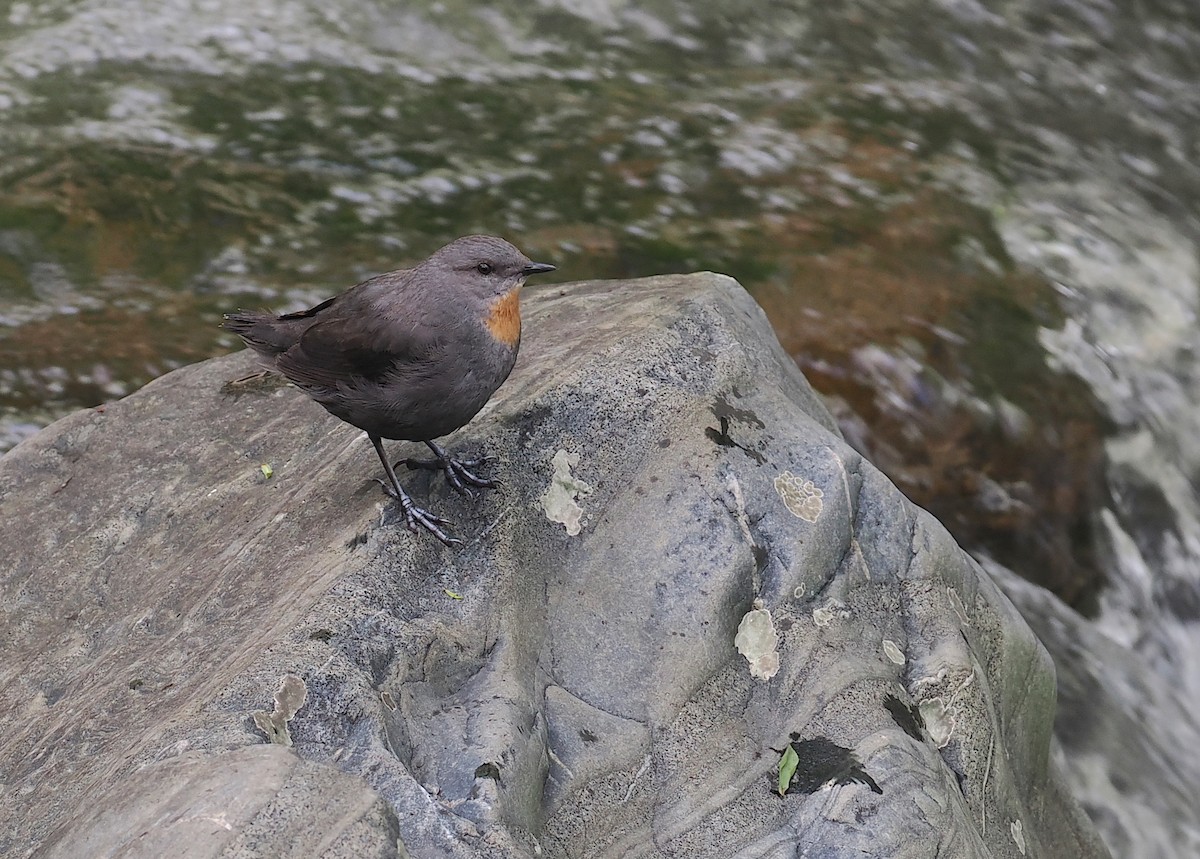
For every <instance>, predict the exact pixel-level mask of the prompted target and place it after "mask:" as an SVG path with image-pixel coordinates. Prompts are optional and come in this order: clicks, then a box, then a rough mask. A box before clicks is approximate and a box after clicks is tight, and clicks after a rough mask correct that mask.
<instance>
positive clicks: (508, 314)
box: [485, 286, 521, 348]
mask: <svg viewBox="0 0 1200 859" xmlns="http://www.w3.org/2000/svg"><path fill="white" fill-rule="evenodd" d="M485 324H486V325H487V329H488V331H490V332H492V336H493V337H495V338H496V339H497V340H499V341H500V342H501V343H503V344H504V345H505V346H508V347H509V348H515V347H516V345H517V344H518V343H520V342H521V287H519V286H518V287H514V288H513V289H510V290H509V291H508V292H506V293H505V294H504V295H502V296H500V297H499V298H497V299H496V300H495V301H493V302H492V306H491V307H490V308H489V310H488V316H487V320H486V323H485Z"/></svg>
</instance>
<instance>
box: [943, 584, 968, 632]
mask: <svg viewBox="0 0 1200 859" xmlns="http://www.w3.org/2000/svg"><path fill="white" fill-rule="evenodd" d="M946 596H947V597H949V598H950V607H951V608H952V609H954V613H955V614H956V615H958V622H959V623H961V624H962V625H963V626H970V625H971V619H970V618H969V617H967V607H966V605H965V604H964V603H963V598H962V596H960V595H959V593H958V591H956V590H955V589H954V588H946Z"/></svg>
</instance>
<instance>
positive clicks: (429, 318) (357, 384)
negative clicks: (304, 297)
mask: <svg viewBox="0 0 1200 859" xmlns="http://www.w3.org/2000/svg"><path fill="white" fill-rule="evenodd" d="M552 271H555V266H553V265H550V264H549V263H541V262H533V261H531V260H530V259H529V257H527V256H525V254H523V253H521V251H519V250H518V249H517V248H516V247H514V246H513V245H512V244H510V243H509V242H507V241H505V240H504V239H502V238H499V237H496V236H484V235H472V236H463V237H462V238H458V239H455V240H454V241H452V242H450V243H449V244H447V245H446V246H444V247H442V248H440V249H439V250H437V251H435V252H434V253H433V254H432V255H431V256H430V257H429V258H428V259H426V260H424V261H423V262H421V263H419V264H418V265H416V266H415V267H413V268H410V269H401V270H397V271H390V272H386V273H384V274H380V275H376V276H375V277H372V278H369V279H367V280H364V281H363V282H362V283H359V284H357V285H355V286H352V287H350V288H349V289H347V290H345V291H344V292H342V293H340V294H338V295H335V296H334V297H333V298H329V299H327V300H325V301H322V302H321V303H320V304H318V305H316V306H314V307H310V308H309V309H308V310H301V311H298V312H296V313H285V314H283V315H282V316H276V315H274V314H272V313H270V312H265V311H245V310H239V311H237V312H235V313H227V314H225V315H224V321H223V323H222V326H223V327H224V328H225V329H227V330H229V331H232V332H234V333H235V334H237V335H238V336H239V337H241V339H242V340H243V341H244V342H245V344H246V345H247V346H249V347H250V348H251V349H252V350H254V352H256V353H257V355H258V356H259V358H260V360H261V361H263V362H264V363H265V364H267V366H268V367H270V368H272V369H274V370H276V371H278V372H279V373H281V374H283V376H284V377H285V378H287V379H288V380H289V381H291V382H292V383H293V384H294V385H296V386H297V387H298V388H300V389H301V390H302V391H304V392H305V393H306V394H308V396H310V397H311V398H312V399H314V400H315V401H316V402H318V403H319V404H320V405H322V406H324V407H325V409H326V411H328V412H329V413H330V414H332V415H334V416H336V417H338V418H341V419H342V420H343V421H345V422H346V423H348V424H351V425H352V426H355V427H358V428H359V429H361V430H362V431H363V432H365V433H366V434H367V437H368V438H369V439H370V440H371V444H372V445H373V446H374V448H375V452H376V453H377V454H378V455H379V461H380V462H382V463H383V470H384V473H385V474H386V476H387V480H386V481H384V480H382V479H380V478H375V480H376V481H377V482H378V483H379V484H380V486H382V487H383V489H384V492H385V493H386V494H387V495H389V496H390V497H392V498H393V499H395V500H396V501H397V502H398V503H399V505H400V508H401V510H402V511H403V514H404V518H405V521H406V523H407V525H408V527H409V529H410V530H411V531H413V532H414V533H416V532H418V529H419V528H424V529H425V530H426V531H428V532H429V533H430V534H432V535H433V536H434V537H436V538H437V539H438V540H440V541H441V542H442V543H443V544H445V545H447V546H457V545H461V543H462V541H461V540H458V539H456V538H453V537H451V536H449V535H448V534H447V533H446V531H445V530H443V529H444V528H447V527H452V526H451V523H450V522H449V521H448V520H446V519H442V518H440V517H438V516H435V515H433V514H431V513H429V512H428V511H426V510H423V509H422V508H420V507H418V506H417V505H416V504H414V503H413V501H412V499H411V498H410V497H409V495H408V493H406V492H405V491H404V489H403V487H401V485H400V481H399V480H398V479H397V478H396V472H395V467H394V466H393V465H392V464H391V463H389V462H388V459H387V456H386V454H385V453H384V448H383V440H384V439H390V440H403V441H416V442H423V443H424V444H425V445H426V446H427V447H428V448H429V449H430V450H431V451H432V452H433V455H434V459H432V460H421V459H406V460H402V461H401V462H397V463H395V466H396V467H398V466H399V465H401V464H404V465H407V466H408V467H410V468H426V469H434V470H440V471H442V472H443V473H444V474H445V475H446V479H447V481H448V482H449V483H450V485H451V486H452V487H454V489H456V490H457V491H459V492H462V493H463V494H466V495H472V494H473V491H474V490H473V489H472V487H476V488H478V489H487V488H491V487H494V486H496V485H497V482H496V481H495V480H490V479H487V478H484V477H480V476H478V475H476V474H475V473H474V471H473V469H476V468H478V467H479V466H480V465H481V464H483V463H484V462H486V458H480V459H470V460H463V459H457V458H455V457H452V456H451V455H450V454H449V453H448V452H447V451H446V449H445V448H443V447H442V446H441V445H439V444H438V443H437V442H436V441H435V439H437V438H440V437H441V436H444V435H448V434H449V433H452V432H454V431H455V430H457V429H459V428H461V427H463V426H466V425H467V423H469V422H470V421H471V419H472V418H474V417H475V415H476V414H478V413H479V410H480V409H482V408H483V406H484V404H485V403H487V401H488V400H489V399H491V396H492V394H494V393H495V392H496V389H497V388H499V387H500V385H501V384H502V383H503V382H504V380H505V379H507V378H508V374H509V373H510V372H511V371H512V368H513V365H514V364H515V363H516V360H517V350H518V348H519V347H520V344H521V307H520V293H521V287H522V286H523V285H524V284H525V279H526V278H528V277H530V276H531V275H536V274H545V273H548V272H552Z"/></svg>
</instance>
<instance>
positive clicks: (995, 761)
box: [0, 274, 1107, 857]
mask: <svg viewBox="0 0 1200 859" xmlns="http://www.w3.org/2000/svg"><path fill="white" fill-rule="evenodd" d="M526 326H527V327H526V339H525V345H524V347H523V350H522V353H521V359H520V362H519V363H518V366H517V370H516V371H515V372H514V374H513V377H512V378H511V379H510V381H509V382H508V383H507V384H506V385H505V386H504V387H503V388H502V389H501V392H500V394H499V395H498V396H497V398H496V399H495V400H494V401H493V403H492V404H491V405H490V406H489V408H488V409H487V410H486V411H485V413H484V415H483V416H481V417H480V419H478V420H477V421H476V422H475V423H473V424H472V425H471V426H469V427H468V428H466V429H465V430H463V431H462V432H460V433H458V434H457V436H456V437H454V438H452V439H451V440H450V441H451V445H452V447H454V448H456V449H459V450H465V451H486V452H487V453H489V454H491V455H493V456H495V457H497V458H498V461H497V462H496V463H494V464H493V466H492V468H493V469H494V471H495V473H497V474H499V475H500V476H501V477H502V478H503V479H504V481H505V488H504V489H503V490H502V491H498V492H491V493H488V494H486V495H485V496H483V497H481V498H479V499H477V500H474V501H470V500H466V499H463V498H460V497H458V496H456V495H454V494H452V493H450V492H448V490H447V488H446V487H445V485H444V483H443V482H442V480H441V478H440V477H438V478H437V479H433V478H431V476H429V475H421V476H408V477H407V479H406V482H407V484H408V485H409V486H410V487H411V488H413V490H414V493H415V495H416V497H417V498H418V499H420V500H422V501H425V500H427V501H428V505H429V506H430V508H431V509H432V510H433V511H434V512H436V513H438V514H440V515H445V516H448V517H450V518H452V519H453V520H454V521H455V525H456V533H458V534H459V535H460V536H463V537H464V538H466V540H467V545H466V546H465V547H464V548H462V549H461V550H458V551H453V550H449V549H446V548H444V547H442V546H441V545H440V544H438V543H437V542H436V541H435V540H432V539H429V538H427V537H416V536H414V535H412V534H410V533H409V532H408V531H407V530H405V529H404V527H403V526H402V524H400V523H398V522H397V519H396V516H395V514H394V511H393V510H391V509H390V508H389V507H388V505H386V504H385V503H384V501H385V499H384V498H383V496H382V495H381V493H380V491H379V487H378V486H377V485H376V484H375V483H373V482H372V481H371V480H370V479H369V478H370V477H372V476H374V475H375V474H376V472H377V470H378V463H377V462H375V461H374V455H373V452H372V451H371V449H370V446H369V444H368V443H367V441H366V439H365V437H364V436H363V435H362V433H360V432H358V431H356V430H354V429H352V428H351V427H348V426H345V425H343V424H340V423H339V422H338V421H336V420H335V419H333V418H331V417H329V416H328V415H326V414H325V413H324V412H323V411H322V410H321V409H320V408H319V407H318V406H316V405H314V404H312V403H311V402H309V401H308V400H307V399H306V398H305V397H304V396H303V395H302V394H301V393H299V392H298V391H296V390H294V389H291V388H288V387H281V386H278V385H273V384H265V385H263V384H257V385H256V384H255V383H241V384H235V385H229V384H228V383H229V382H230V381H231V380H236V379H238V378H239V377H242V376H244V375H246V374H247V373H249V372H251V371H252V370H253V369H254V368H253V365H252V363H251V361H250V359H249V358H248V356H246V355H244V354H242V355H235V356H231V357H229V358H223V359H218V360H215V361H210V362H206V363H204V364H199V365H196V366H193V367H189V368H186V369H184V370H180V371H178V372H175V373H172V374H170V375H169V376H166V377H164V378H162V379H160V380H158V381H156V382H154V383H152V384H151V385H149V386H147V387H146V388H144V389H143V390H142V391H140V392H138V393H137V394H135V395H133V396H131V397H128V398H126V399H124V400H122V401H120V402H118V403H114V404H111V405H109V406H108V407H107V408H106V409H104V410H103V411H101V410H94V411H89V412H81V413H79V414H76V415H74V416H72V417H69V418H67V419H65V420H63V421H60V422H59V423H57V424H55V425H53V426H52V427H49V428H48V429H46V430H45V431H43V432H42V433H40V434H39V435H37V436H36V437H34V438H32V439H30V440H28V441H27V442H25V443H24V444H22V445H20V446H18V447H17V448H16V449H14V450H13V451H12V452H11V453H10V454H9V455H8V456H6V457H4V458H3V459H2V460H0V498H2V501H0V504H2V508H0V570H3V584H2V588H3V590H2V591H0V598H2V605H0V608H2V611H3V617H2V619H0V629H2V630H3V634H4V638H3V642H4V644H3V660H2V662H0V683H2V685H0V695H2V697H0V705H2V710H0V713H2V720H3V721H2V724H0V728H2V731H3V733H2V735H0V736H2V739H0V772H2V773H3V774H4V775H3V779H4V784H3V790H2V791H0V815H2V817H3V828H2V829H0V852H7V853H8V854H9V855H14V856H21V855H27V854H29V853H31V852H38V853H40V854H41V855H46V856H64V857H65V856H79V855H84V854H86V855H94V856H101V855H109V854H115V853H117V852H121V855H130V856H167V855H171V856H175V855H180V856H182V855H187V856H251V855H289V856H290V855H306V856H308V855H330V856H340V855H363V856H394V855H404V854H405V853H406V852H407V853H408V854H411V855H413V856H422V857H424V856H435V857H436V856H453V857H466V856H476V855H485V856H533V855H537V854H538V853H539V852H540V855H542V856H587V857H592V856H645V857H655V856H688V857H695V856H701V857H704V856H711V857H728V856H784V855H788V856H790V855H795V854H797V853H802V854H803V855H806V856H820V857H840V856H855V857H861V856H863V855H871V856H888V857H933V856H955V857H1006V856H1011V857H1019V856H1023V855H1029V856H1047V857H1050V856H1053V857H1060V856H1061V857H1067V856H1070V857H1093V856H1097V857H1098V856H1105V855H1107V854H1106V852H1105V850H1104V848H1103V847H1102V846H1101V844H1100V843H1099V841H1098V839H1097V837H1096V836H1095V834H1094V831H1093V830H1092V829H1091V827H1090V824H1089V823H1088V822H1087V820H1086V818H1084V816H1083V815H1082V813H1081V812H1080V810H1079V808H1078V807H1077V805H1076V804H1075V803H1074V801H1073V800H1072V799H1071V798H1070V796H1069V795H1068V793H1067V792H1066V791H1065V789H1064V787H1063V781H1062V778H1061V776H1060V774H1059V772H1058V770H1057V768H1056V767H1055V765H1054V764H1053V763H1052V761H1051V759H1050V757H1049V747H1050V732H1051V728H1052V725H1053V719H1054V700H1055V684H1054V674H1053V669H1052V666H1051V663H1050V661H1049V659H1048V657H1047V655H1046V652H1045V651H1044V650H1043V648H1042V647H1041V645H1040V644H1039V643H1038V642H1037V640H1036V639H1035V638H1034V636H1033V634H1032V633H1031V632H1030V630H1029V629H1028V627H1027V626H1026V625H1025V624H1024V622H1023V621H1022V620H1021V618H1020V617H1019V616H1018V614H1017V613H1016V611H1015V610H1014V609H1013V607H1012V605H1011V604H1010V603H1009V602H1008V600H1007V599H1005V598H1004V597H1003V596H1002V595H1001V594H1000V592H999V591H998V590H997V589H996V587H995V586H994V585H993V584H992V582H991V580H990V579H989V578H988V577H987V576H986V575H985V574H983V573H982V572H981V570H980V569H979V567H978V566H977V565H976V564H975V563H974V562H972V561H971V559H970V558H968V557H967V556H966V555H965V554H964V553H963V552H962V551H961V550H960V549H959V548H958V547H957V546H956V545H955V544H954V542H953V541H952V540H951V539H950V537H949V536H948V535H947V533H946V532H945V530H943V529H942V527H941V526H940V525H939V524H938V523H937V522H935V521H934V520H932V519H931V517H929V516H928V515H927V514H925V513H924V512H922V511H921V510H919V509H916V508H914V507H913V506H912V505H911V504H909V503H908V502H907V501H906V500H905V499H904V498H903V497H902V496H901V495H900V493H899V492H898V491H897V490H896V489H895V488H894V487H893V486H892V485H891V484H890V483H889V482H888V481H887V480H886V479H885V478H884V477H883V476H882V475H881V474H880V473H879V472H878V471H876V470H875V469H874V468H873V467H871V465H870V464H869V463H866V462H864V461H863V460H862V459H861V458H860V457H859V456H857V455H856V454H855V453H854V452H853V451H852V450H851V449H850V448H848V447H847V446H846V445H845V444H844V443H843V441H842V440H841V438H840V437H839V436H838V434H837V431H836V429H835V428H834V425H833V422H832V420H831V419H830V417H829V415H828V414H827V413H826V411H825V410H824V408H823V407H822V406H821V404H820V403H819V401H818V400H817V398H816V397H815V396H814V394H813V393H812V391H811V390H810V389H809V387H808V386H807V384H806V383H805V381H804V379H803V377H802V376H801V375H800V373H799V372H798V371H797V370H796V368H795V366H794V365H793V364H792V362H791V361H790V360H789V359H788V358H787V356H786V355H785V354H784V353H783V352H782V350H781V349H780V348H779V347H778V344H777V343H776V341H775V338H774V336H773V334H772V333H771V331H770V328H769V327H768V324H767V322H766V319H765V318H764V316H763V314H762V313H761V311H760V310H759V309H758V308H757V307H756V305H755V304H754V302H753V301H752V300H751V299H750V298H749V296H748V295H746V293H745V292H743V291H742V289H741V288H740V287H739V286H738V285H737V284H736V283H735V282H733V281H732V280H729V279H728V278H725V277H722V276H717V275H708V274H702V275H693V276H686V277H684V276H675V277H661V278H652V279H648V280H640V281H633V282H611V283H588V284H576V285H572V286H570V287H568V288H564V289H559V288H554V289H543V290H541V291H535V292H531V293H530V294H529V295H528V298H527V308H526ZM392 451H393V452H394V453H395V455H396V456H397V458H399V457H401V456H405V455H412V454H416V453H417V452H418V451H417V448H416V447H415V446H409V445H402V444H395V445H393V446H392ZM262 464H268V465H270V466H271V469H272V470H273V476H271V477H270V478H267V477H265V476H264V474H263V472H262V470H260V465H262ZM755 600H761V604H762V606H763V608H764V611H761V612H756V613H754V614H752V615H750V617H749V619H748V620H747V625H753V624H754V623H759V624H765V622H766V621H767V618H768V613H769V617H770V620H771V625H773V628H774V630H775V632H776V634H777V647H776V648H774V651H772V648H771V647H769V646H767V647H766V648H761V647H760V648H759V650H760V652H759V653H758V656H759V658H760V664H759V666H758V668H757V670H758V671H759V672H760V673H764V674H770V673H771V670H772V667H773V663H774V661H775V659H776V658H777V672H776V673H774V675H773V676H772V677H770V679H764V678H762V677H756V676H752V674H751V671H750V665H749V664H748V662H747V660H746V659H744V658H743V657H742V656H741V655H739V653H738V652H737V650H735V648H734V639H735V635H736V634H737V632H738V629H739V624H742V623H743V618H744V617H745V616H746V615H747V613H748V612H750V610H751V609H752V607H753V606H754V605H755ZM765 638H766V639H768V641H767V644H768V645H769V644H770V641H769V639H770V635H769V633H768V634H767V635H766V636H765ZM294 678H299V679H300V681H302V683H300V682H297V681H296V680H295V679H294ZM281 684H282V685H281ZM302 687H303V688H302ZM277 690H280V691H279V692H278V696H277V695H276V693H277ZM273 698H276V699H277V700H276V701H275V703H272V699H273ZM256 713H257V715H256ZM914 713H920V714H922V715H923V716H924V717H925V724H924V726H922V725H921V723H920V719H919V718H918V717H917V716H916V715H914ZM289 717H290V718H289ZM268 736H270V737H272V738H273V739H275V740H276V741H278V742H280V743H281V744H282V745H279V746H269V747H268V746H266V745H263V744H264V743H266V741H267V737H268ZM792 740H794V747H795V748H796V749H797V751H798V752H799V753H800V754H799V758H800V759H799V766H798V770H797V775H796V777H795V779H794V781H793V782H792V787H791V790H790V791H789V792H788V794H787V795H786V796H782V797H781V796H779V795H778V794H777V793H776V792H774V787H775V786H776V783H777V781H778V776H777V767H778V764H779V761H780V752H781V751H782V750H784V749H785V746H786V745H787V744H788V743H789V742H790V741H792ZM289 742H290V743H292V744H293V746H292V748H291V749H288V748H286V747H285V746H286V744H287V743H289ZM396 833H398V836H399V842H400V843H397V841H396Z"/></svg>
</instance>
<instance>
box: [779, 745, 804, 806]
mask: <svg viewBox="0 0 1200 859" xmlns="http://www.w3.org/2000/svg"><path fill="white" fill-rule="evenodd" d="M799 764H800V756H799V755H797V754H796V747H795V746H793V745H792V744H791V743H788V744H787V748H786V749H784V750H783V757H781V758H780V759H779V795H780V796H783V795H784V794H785V793H787V789H788V786H789V785H791V783H792V776H794V775H795V774H796V767H797V766H799Z"/></svg>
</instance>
